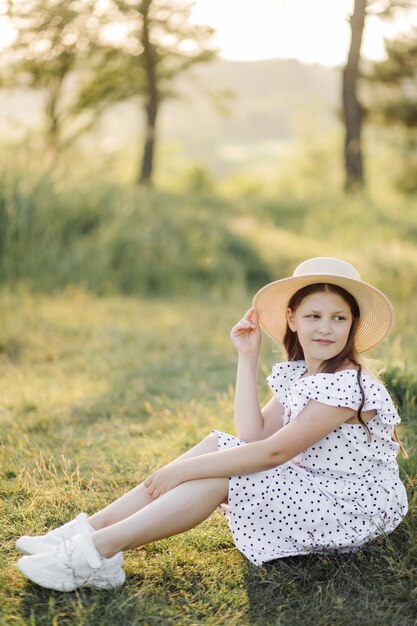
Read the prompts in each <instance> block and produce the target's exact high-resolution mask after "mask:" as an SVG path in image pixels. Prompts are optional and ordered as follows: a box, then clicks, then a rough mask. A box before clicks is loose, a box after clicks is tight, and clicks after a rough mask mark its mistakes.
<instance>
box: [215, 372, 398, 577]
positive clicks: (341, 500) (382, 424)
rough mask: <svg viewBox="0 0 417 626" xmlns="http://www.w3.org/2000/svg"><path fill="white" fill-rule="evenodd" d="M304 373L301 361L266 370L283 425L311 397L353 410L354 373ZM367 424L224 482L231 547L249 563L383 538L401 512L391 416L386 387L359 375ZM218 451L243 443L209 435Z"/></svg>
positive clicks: (347, 427)
mask: <svg viewBox="0 0 417 626" xmlns="http://www.w3.org/2000/svg"><path fill="white" fill-rule="evenodd" d="M305 372H306V365H305V363H304V361H292V362H286V363H280V364H277V365H275V366H274V367H273V369H272V374H271V375H270V376H269V377H268V379H267V380H268V383H269V385H270V387H271V389H272V391H273V393H274V395H275V396H276V397H277V398H278V400H279V401H280V402H281V404H282V405H283V406H284V410H285V413H284V424H287V423H288V422H289V421H291V420H293V419H296V418H297V416H298V415H299V413H300V412H301V411H302V410H303V408H304V407H305V406H306V405H307V404H308V402H309V401H310V400H311V399H313V400H316V401H318V402H321V403H323V404H327V405H330V406H335V407H351V408H353V409H355V410H356V409H357V408H358V406H359V403H360V401H361V394H360V389H359V385H358V382H357V373H356V371H355V370H343V371H341V372H336V373H335V374H315V375H313V376H307V377H303V378H301V376H302V375H303V374H304V373H305ZM361 376H362V378H361V382H362V385H363V388H364V391H365V398H366V402H365V406H364V408H363V410H364V411H368V410H371V409H375V410H376V415H375V417H374V418H373V419H372V420H370V421H369V422H368V427H369V429H370V431H371V433H372V440H371V441H370V442H369V441H368V440H367V433H366V431H365V429H364V428H363V426H362V425H361V424H347V423H344V424H342V425H341V426H339V427H338V428H336V429H335V430H334V431H332V432H331V433H330V434H329V435H327V436H326V437H325V438H323V439H322V440H321V441H319V442H318V443H316V444H314V446H311V447H310V448H307V449H306V450H304V451H303V452H302V453H301V454H300V455H298V456H297V457H296V458H294V459H292V460H291V461H290V462H288V463H285V464H283V465H281V466H278V467H276V468H273V469H271V470H266V471H264V472H257V473H255V474H248V475H242V476H232V477H230V479H229V514H228V521H229V524H230V528H231V531H232V536H233V540H234V543H235V545H236V547H237V548H238V549H239V550H240V551H241V552H242V553H243V554H244V555H245V556H246V557H247V558H248V559H249V560H250V561H251V562H252V563H254V564H255V565H261V564H262V563H265V562H266V561H271V560H273V559H277V558H282V557H285V556H290V555H296V554H309V553H312V552H318V553H326V552H329V551H330V552H331V551H334V550H337V551H341V552H351V551H354V550H356V549H358V547H359V546H361V545H363V544H364V543H367V542H368V541H370V540H371V539H374V538H375V537H377V536H379V535H381V534H387V533H389V532H391V531H392V530H394V528H396V526H398V524H399V523H400V522H401V520H402V519H403V517H404V516H405V514H406V513H407V510H408V504H407V496H406V492H405V488H404V485H403V483H402V482H401V480H400V478H399V475H398V465H397V462H396V455H397V452H398V444H397V443H395V442H394V441H392V439H391V436H392V431H393V426H394V424H397V423H399V421H400V418H399V415H398V413H397V411H396V409H395V407H394V405H393V403H392V400H391V398H390V397H389V395H388V393H387V391H386V389H385V388H384V387H383V385H381V384H380V383H379V382H378V381H377V380H375V379H373V377H372V376H371V375H370V374H367V373H365V372H363V373H362V374H361ZM215 432H216V433H217V435H218V442H219V443H218V445H219V449H220V450H224V449H227V448H233V447H236V446H241V445H245V442H244V441H242V440H241V439H238V438H237V437H233V436H232V435H228V434H227V433H222V432H220V431H215Z"/></svg>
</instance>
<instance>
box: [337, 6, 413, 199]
mask: <svg viewBox="0 0 417 626" xmlns="http://www.w3.org/2000/svg"><path fill="white" fill-rule="evenodd" d="M412 8H413V0H355V3H354V9H353V13H352V16H351V18H350V27H351V42H350V48H349V53H348V58H347V62H346V65H345V67H344V69H343V80H342V85H343V87H342V100H343V118H344V123H345V143H344V158H345V189H346V191H353V190H356V189H359V188H361V187H363V185H364V183H365V177H364V167H363V158H362V146H361V132H362V122H363V107H362V105H361V103H360V101H359V99H358V82H359V78H360V50H361V45H362V36H363V31H364V27H365V18H366V15H367V14H371V15H374V16H377V17H379V18H381V19H392V17H394V16H396V15H398V14H399V13H401V12H404V11H407V10H409V9H412Z"/></svg>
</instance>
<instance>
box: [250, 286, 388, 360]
mask: <svg viewBox="0 0 417 626" xmlns="http://www.w3.org/2000/svg"><path fill="white" fill-rule="evenodd" d="M316 283H330V284H332V285H337V286H339V287H342V288H343V289H345V290H346V291H348V292H349V293H350V294H351V295H352V296H353V297H354V298H355V300H356V302H357V303H358V306H359V311H360V319H359V325H358V330H357V332H356V342H355V346H356V350H357V351H358V352H366V351H367V350H370V349H371V348H374V347H375V346H377V345H378V344H379V343H381V341H382V340H383V339H384V337H386V335H387V334H388V333H389V332H390V330H391V329H392V328H393V326H394V309H393V307H392V304H391V302H390V301H389V300H388V298H387V297H386V296H385V295H384V294H383V293H382V292H381V291H379V289H376V287H373V286H372V285H369V284H368V283H365V282H363V281H361V280H355V279H353V278H345V277H342V276H335V275H332V274H310V275H307V276H292V277H290V278H283V279H281V280H276V281H274V282H273V283H269V284H268V285H265V287H262V289H260V290H259V291H258V292H257V293H256V294H255V296H254V298H253V300H252V306H253V307H254V309H255V311H256V313H257V315H258V320H259V324H260V326H261V328H262V330H263V331H264V332H265V333H266V334H267V335H268V336H269V337H270V338H271V339H273V340H274V341H277V342H278V343H282V341H283V339H284V335H285V330H286V328H287V322H286V311H287V308H288V303H289V301H290V299H291V297H292V296H293V295H294V294H295V293H296V292H297V291H299V290H300V289H302V288H303V287H307V286H308V285H314V284H316Z"/></svg>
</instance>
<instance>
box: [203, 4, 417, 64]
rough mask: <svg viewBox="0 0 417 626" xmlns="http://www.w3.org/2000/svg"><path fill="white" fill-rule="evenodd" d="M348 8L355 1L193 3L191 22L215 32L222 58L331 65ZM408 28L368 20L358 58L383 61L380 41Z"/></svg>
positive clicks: (338, 55) (340, 57)
mask: <svg viewBox="0 0 417 626" xmlns="http://www.w3.org/2000/svg"><path fill="white" fill-rule="evenodd" d="M353 4H354V0H255V1H254V0H196V2H195V7H194V10H193V13H192V20H193V21H195V22H196V23H201V24H207V25H210V26H213V27H214V28H215V29H216V31H217V36H216V44H217V46H218V47H219V48H220V50H221V56H222V57H225V58H227V59H234V60H259V59H268V58H296V59H299V60H300V61H303V62H304V63H322V64H323V65H329V66H334V65H341V64H342V63H344V62H345V60H346V56H347V52H348V48H349V41H350V28H349V23H348V16H349V15H350V14H351V13H352V11H353ZM255 7H256V10H255ZM414 23H417V20H414ZM409 24H410V22H409V21H408V23H407V24H405V23H401V22H398V23H397V24H396V27H393V25H392V24H388V23H384V22H382V21H381V20H378V19H376V18H374V17H367V20H366V27H365V33H364V39H363V47H362V54H363V56H364V57H367V58H371V59H374V60H379V59H382V58H384V37H392V36H393V35H394V34H395V32H396V31H398V30H403V31H404V30H407V29H408V27H409Z"/></svg>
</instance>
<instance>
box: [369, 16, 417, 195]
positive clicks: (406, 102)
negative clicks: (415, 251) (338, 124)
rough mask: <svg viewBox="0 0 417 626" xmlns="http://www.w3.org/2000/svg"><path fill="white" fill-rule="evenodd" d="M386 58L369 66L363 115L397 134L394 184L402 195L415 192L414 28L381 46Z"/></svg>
mask: <svg viewBox="0 0 417 626" xmlns="http://www.w3.org/2000/svg"><path fill="white" fill-rule="evenodd" d="M385 50H386V55H387V58H386V59H385V60H384V61H380V62H378V63H372V64H371V65H370V67H369V69H368V71H367V73H366V75H365V78H366V79H367V81H368V85H369V87H370V89H369V92H370V93H369V98H370V102H369V104H368V107H367V114H368V116H369V118H370V119H371V120H372V121H373V122H374V123H377V124H379V125H382V126H386V127H389V128H392V129H397V130H398V131H399V137H400V148H401V149H402V151H403V152H404V156H405V157H406V158H404V159H400V160H399V163H400V167H399V168H398V169H399V173H398V178H399V180H398V181H397V182H398V184H399V185H400V186H401V188H402V189H403V190H405V191H416V190H417V27H415V28H413V29H412V30H410V31H409V32H408V33H407V34H405V35H402V36H401V37H400V38H398V39H395V40H387V41H386V42H385Z"/></svg>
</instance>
